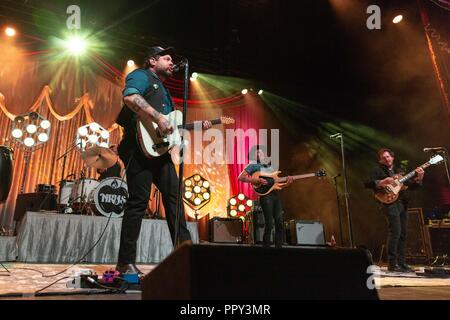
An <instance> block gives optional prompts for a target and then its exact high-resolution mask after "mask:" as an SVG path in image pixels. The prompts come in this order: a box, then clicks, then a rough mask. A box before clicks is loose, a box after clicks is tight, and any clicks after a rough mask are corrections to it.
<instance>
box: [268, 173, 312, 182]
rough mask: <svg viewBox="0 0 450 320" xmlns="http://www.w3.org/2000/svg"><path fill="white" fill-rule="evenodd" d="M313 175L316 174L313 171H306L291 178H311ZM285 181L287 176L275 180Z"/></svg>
mask: <svg viewBox="0 0 450 320" xmlns="http://www.w3.org/2000/svg"><path fill="white" fill-rule="evenodd" d="M315 176H316V174H315V173H308V174H299V175H296V176H292V178H293V179H294V180H298V179H305V178H312V177H315ZM286 181H287V177H284V178H279V179H277V182H286Z"/></svg>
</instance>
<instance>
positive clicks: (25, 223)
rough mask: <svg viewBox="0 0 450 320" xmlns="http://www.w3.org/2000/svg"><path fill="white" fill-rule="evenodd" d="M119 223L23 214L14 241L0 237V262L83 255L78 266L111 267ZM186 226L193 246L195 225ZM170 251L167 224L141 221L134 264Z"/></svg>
mask: <svg viewBox="0 0 450 320" xmlns="http://www.w3.org/2000/svg"><path fill="white" fill-rule="evenodd" d="M121 222H122V220H121V219H117V218H112V219H110V221H109V223H108V218H106V217H103V216H85V215H70V214H58V213H56V212H53V213H52V212H50V213H42V212H27V213H26V215H25V217H24V219H23V220H22V223H21V226H20V229H19V233H18V235H17V237H0V244H1V248H2V249H1V251H0V254H1V256H0V261H15V260H17V261H18V262H26V263H73V262H75V261H78V260H79V259H81V258H82V257H83V255H85V254H86V253H87V255H86V257H84V258H83V259H82V263H110V264H115V263H116V261H117V254H118V250H119V241H120V230H121ZM107 224H108V225H107ZM187 226H188V229H189V231H190V233H191V237H192V241H193V243H198V242H199V237H198V230H197V224H196V223H195V222H187ZM103 232H104V234H103V235H102V233H103ZM97 241H98V244H97V245H95V247H94V248H93V249H92V251H90V252H89V250H90V249H91V248H92V247H93V246H94V244H95V243H96V242H97ZM172 249H173V247H172V241H171V239H170V234H169V228H168V227H167V222H166V221H165V220H153V219H151V220H150V219H144V220H143V221H142V229H141V234H140V237H139V239H138V245H137V263H159V262H161V261H162V260H164V258H165V257H167V256H168V255H169V254H170V252H171V251H172ZM88 252H89V253H88ZM16 256H17V259H16V258H15V257H16Z"/></svg>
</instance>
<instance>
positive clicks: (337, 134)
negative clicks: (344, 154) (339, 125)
mask: <svg viewBox="0 0 450 320" xmlns="http://www.w3.org/2000/svg"><path fill="white" fill-rule="evenodd" d="M341 135H342V133H340V132H338V133H335V134H332V135H330V138H331V139H339V138H340V137H341Z"/></svg>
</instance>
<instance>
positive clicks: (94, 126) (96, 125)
mask: <svg viewBox="0 0 450 320" xmlns="http://www.w3.org/2000/svg"><path fill="white" fill-rule="evenodd" d="M89 129H91V130H92V131H94V132H97V131H98V129H100V125H99V124H98V123H96V122H92V123H91V124H90V125H89Z"/></svg>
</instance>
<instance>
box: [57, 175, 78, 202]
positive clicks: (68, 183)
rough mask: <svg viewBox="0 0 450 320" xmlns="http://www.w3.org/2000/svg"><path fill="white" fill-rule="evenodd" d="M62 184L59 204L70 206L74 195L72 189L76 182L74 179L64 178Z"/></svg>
mask: <svg viewBox="0 0 450 320" xmlns="http://www.w3.org/2000/svg"><path fill="white" fill-rule="evenodd" d="M61 185H62V186H61V189H60V190H59V197H58V205H59V206H60V207H67V206H69V201H70V199H71V196H72V190H73V186H74V185H75V182H74V181H73V180H63V181H62V183H61Z"/></svg>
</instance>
